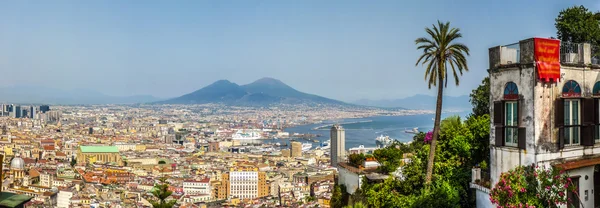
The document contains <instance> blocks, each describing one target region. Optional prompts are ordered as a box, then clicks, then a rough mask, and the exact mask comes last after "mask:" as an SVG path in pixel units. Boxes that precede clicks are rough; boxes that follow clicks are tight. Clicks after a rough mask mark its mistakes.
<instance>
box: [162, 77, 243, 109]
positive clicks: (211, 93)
mask: <svg viewBox="0 0 600 208" xmlns="http://www.w3.org/2000/svg"><path fill="white" fill-rule="evenodd" d="M247 94H248V93H247V92H246V91H245V90H244V89H243V88H242V87H240V86H239V85H237V84H235V83H233V82H230V81H228V80H219V81H216V82H215V83H212V84H210V85H208V86H206V87H204V88H202V89H199V90H196V91H194V92H192V93H189V94H185V95H182V96H180V97H177V98H173V99H169V100H166V101H162V102H160V103H168V104H199V103H229V102H234V101H237V100H239V99H241V98H243V97H244V96H246V95H247Z"/></svg>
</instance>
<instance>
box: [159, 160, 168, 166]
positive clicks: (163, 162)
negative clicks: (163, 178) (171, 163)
mask: <svg viewBox="0 0 600 208" xmlns="http://www.w3.org/2000/svg"><path fill="white" fill-rule="evenodd" d="M158 164H159V165H164V164H167V162H165V161H164V160H161V161H158Z"/></svg>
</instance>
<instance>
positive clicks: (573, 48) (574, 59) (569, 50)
mask: <svg viewBox="0 0 600 208" xmlns="http://www.w3.org/2000/svg"><path fill="white" fill-rule="evenodd" d="M583 56H584V52H583V43H571V42H561V43H560V63H563V64H583V60H584V59H583Z"/></svg>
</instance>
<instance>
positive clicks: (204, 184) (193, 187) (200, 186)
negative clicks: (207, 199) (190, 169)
mask: <svg viewBox="0 0 600 208" xmlns="http://www.w3.org/2000/svg"><path fill="white" fill-rule="evenodd" d="M183 192H184V193H185V194H192V195H196V194H209V195H210V194H211V188H210V178H204V179H202V180H185V181H183Z"/></svg>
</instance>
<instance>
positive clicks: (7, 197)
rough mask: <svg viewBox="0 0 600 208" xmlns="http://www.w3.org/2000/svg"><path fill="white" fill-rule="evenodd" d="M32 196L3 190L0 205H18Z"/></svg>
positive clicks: (0, 194)
mask: <svg viewBox="0 0 600 208" xmlns="http://www.w3.org/2000/svg"><path fill="white" fill-rule="evenodd" d="M31 198H33V197H30V196H27V195H21V194H13V193H9V192H1V193H0V207H18V206H19V205H22V204H24V203H26V202H28V201H29V200H31Z"/></svg>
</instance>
